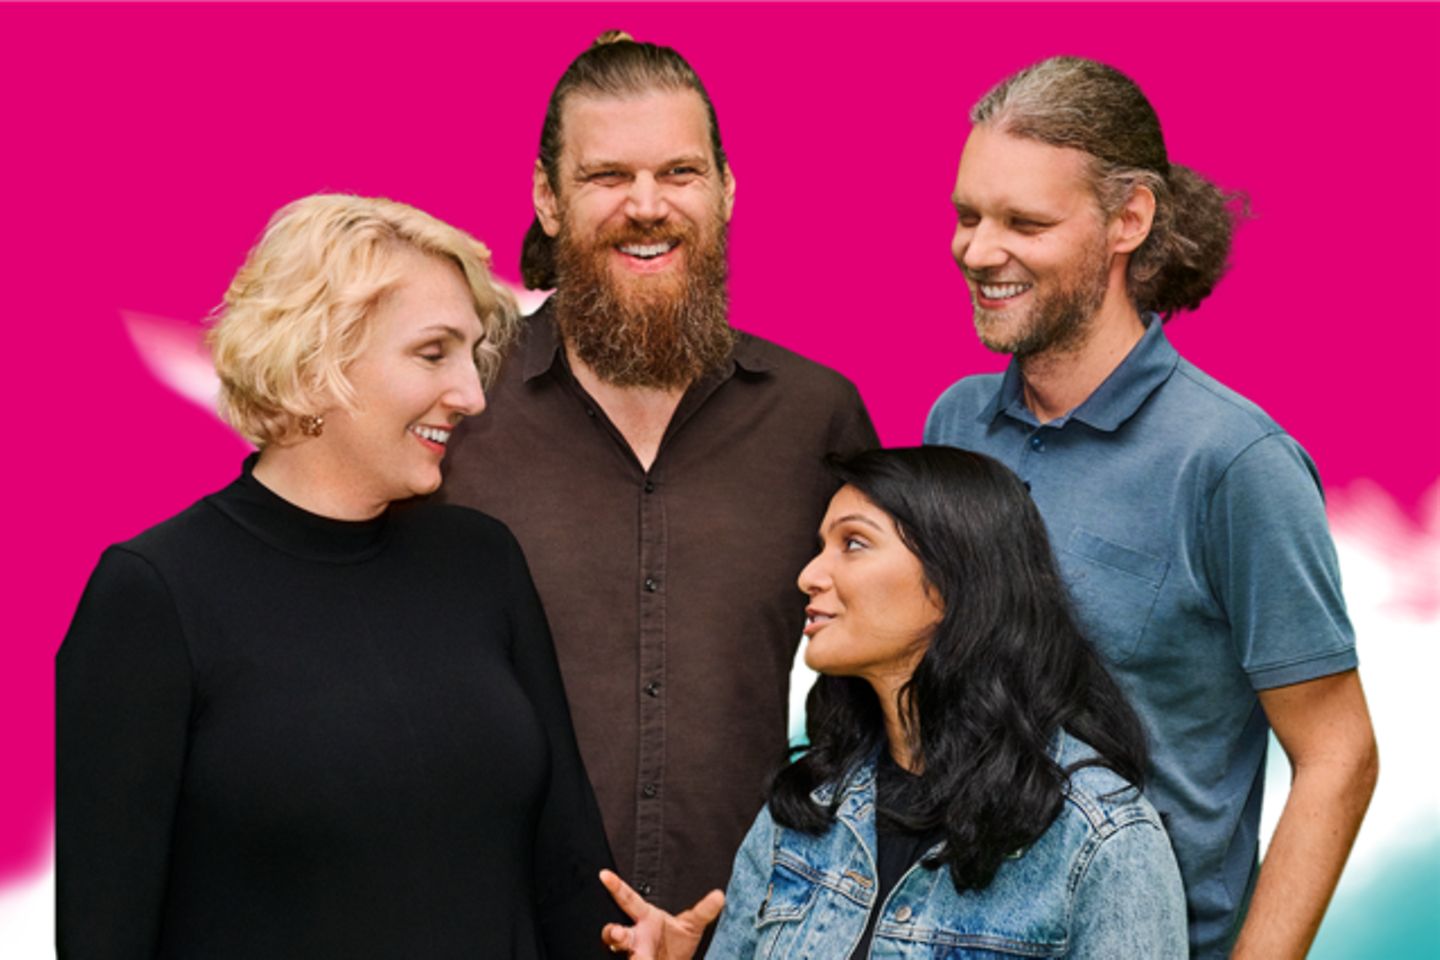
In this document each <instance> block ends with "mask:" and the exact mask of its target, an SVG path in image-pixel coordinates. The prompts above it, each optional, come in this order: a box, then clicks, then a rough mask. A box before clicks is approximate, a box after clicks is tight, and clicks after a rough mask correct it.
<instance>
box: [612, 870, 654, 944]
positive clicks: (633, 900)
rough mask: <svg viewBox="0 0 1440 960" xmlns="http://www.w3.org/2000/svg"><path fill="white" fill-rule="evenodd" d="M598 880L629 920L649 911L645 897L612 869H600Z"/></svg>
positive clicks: (636, 918) (638, 917)
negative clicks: (631, 887)
mask: <svg viewBox="0 0 1440 960" xmlns="http://www.w3.org/2000/svg"><path fill="white" fill-rule="evenodd" d="M600 882H601V883H602V884H604V885H605V889H606V890H609V891H610V896H611V897H612V898H613V899H614V901H615V903H616V904H617V905H618V906H619V907H620V909H621V910H624V911H625V913H626V914H628V915H629V917H630V919H631V920H639V919H640V918H641V917H643V916H644V915H645V914H646V913H648V912H649V910H650V904H648V903H646V902H645V898H644V897H642V896H640V894H638V893H636V892H635V891H634V890H632V889H630V884H628V883H626V882H625V881H624V880H621V879H620V877H619V876H617V875H616V874H615V873H614V871H611V870H601V871H600ZM626 949H629V948H628V947H627V948H626Z"/></svg>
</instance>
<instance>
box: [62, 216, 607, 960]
mask: <svg viewBox="0 0 1440 960" xmlns="http://www.w3.org/2000/svg"><path fill="white" fill-rule="evenodd" d="M515 321H516V310H515V306H514V304H513V301H512V299H511V298H510V296H509V295H508V293H507V292H506V291H504V290H503V289H502V288H500V287H498V286H497V285H496V283H495V282H494V281H493V279H492V278H491V275H490V270H489V254H488V251H487V250H486V249H485V247H484V246H482V245H481V244H480V243H478V242H477V241H475V240H474V239H473V238H471V237H469V236H467V235H466V234H464V233H462V232H460V231H458V230H456V229H454V228H452V227H449V226H447V225H445V224H443V223H441V222H439V221H437V220H435V219H434V218H432V217H429V216H427V215H426V214H424V213H421V212H420V211H418V210H415V209H413V208H411V207H407V206H405V205H403V204H398V203H393V202H390V201H386V200H373V199H366V198H361V197H351V196H338V195H334V196H313V197H307V198H305V199H303V200H300V201H298V202H296V203H294V204H291V205H290V206H289V207H286V208H285V209H284V210H281V211H280V212H279V213H278V214H277V215H276V216H275V218H274V219H273V220H272V221H271V223H270V225H269V227H268V228H267V230H266V232H265V235H264V236H263V238H262V239H261V240H260V243H259V244H258V245H257V246H256V248H255V249H254V250H253V251H252V252H251V254H250V256H249V258H248V259H247V261H246V263H245V265H244V266H243V267H242V269H241V270H240V272H239V274H238V275H237V276H236V278H235V280H234V282H233V283H232V284H231V287H230V290H229V292H228V293H227V294H226V295H225V300H224V304H223V306H222V308H221V310H220V313H219V318H218V322H217V323H216V325H215V327H214V329H213V330H212V333H211V347H212V351H213V355H214V359H215V365H216V370H217V372H218V373H219V375H220V381H221V384H222V397H221V412H222V414H223V415H224V416H225V417H226V419H227V420H228V421H229V422H230V423H231V424H232V425H233V426H234V427H235V428H236V429H237V430H239V431H240V432H241V433H242V434H244V435H245V436H246V437H247V438H248V439H250V440H251V441H253V442H254V443H255V444H256V445H257V446H258V448H259V451H258V452H257V453H256V454H254V455H252V456H251V457H250V458H249V459H247V460H246V461H245V464H244V468H243V471H242V473H241V476H240V478H239V479H237V480H236V481H235V482H234V483H232V484H231V485H230V486H228V487H226V488H225V489H223V490H221V491H220V492H218V493H215V494H212V495H210V496H208V497H205V498H203V499H202V500H200V501H199V502H198V503H196V504H195V505H194V506H192V507H190V508H189V509H188V510H185V511H184V512H183V513H181V514H179V515H178V516H176V517H174V518H172V519H170V520H167V521H166V522H164V523H162V524H160V525H159V526H157V527H154V528H153V529H151V530H148V531H146V532H145V533H143V534H141V535H140V536H138V537H136V538H135V539H133V540H131V541H128V542H127V543H123V544H119V545H117V546H114V547H111V548H110V549H109V550H107V551H106V552H105V554H104V555H103V556H102V558H101V560H100V564H99V566H98V567H97V569H96V571H95V573H94V575H93V576H92V577H91V580H90V583H89V586H88V587H87V589H86V591H85V594H84V597H83V598H82V600H81V603H80V607H79V610H78V611H77V613H76V615H75V620H74V622H73V624H72V625H71V628H70V631H69V633H68V635H67V636H66V638H65V642H64V645H63V646H62V648H61V650H60V653H59V655H58V658H57V670H56V672H57V754H58V756H57V765H58V777H57V780H58V826H57V834H58V838H57V848H58V852H57V857H58V873H57V894H56V896H57V914H58V916H57V942H58V947H59V953H60V956H61V957H85V958H89V957H136V958H140V957H147V958H148V957H202V956H203V957H207V958H229V957H234V958H241V957H243V958H256V957H266V958H284V957H305V958H318V957H346V958H359V957H386V958H391V957H400V956H423V957H426V958H430V960H436V958H445V957H461V956H464V957H516V958H522V957H545V956H548V957H552V958H555V957H573V956H584V955H586V954H588V953H592V952H596V953H599V952H603V949H602V948H600V946H599V942H598V937H597V935H596V932H597V931H598V930H599V928H600V926H601V924H602V923H604V922H605V920H607V919H612V918H613V916H614V915H613V912H612V908H610V907H609V906H608V905H607V904H606V903H605V902H603V901H604V898H605V892H604V890H602V889H601V888H600V887H599V885H598V884H597V883H596V882H595V880H594V877H595V873H596V870H597V869H598V868H600V867H601V866H604V865H605V864H607V863H608V862H609V853H608V850H607V848H606V844H605V840H604V834H603V832H602V827H601V824H600V818H599V814H598V811H597V809H596V805H595V800H594V797H593V795H592V793H591V790H590V785H589V782H588V780H587V779H586V776H585V771H584V768H583V767H582V765H581V761H580V757H579V754H578V752H577V750H576V746H575V740H574V734H573V732H572V730H571V727H570V718H569V713H568V709H567V707H566V704H565V699H564V693H563V689H562V687H561V682H560V676H559V672H558V670H557V668H556V664H555V657H554V652H553V650H552V647H551V642H550V636H549V633H548V630H547V628H546V625H545V619H544V615H543V613H542V612H541V609H540V606H539V603H538V601H537V599H536V596H535V592H534V588H533V586H532V585H531V582H530V575H529V572H528V570H527V569H526V566H525V561H524V558H523V557H522V555H521V553H520V550H519V548H518V546H517V545H516V543H515V541H514V539H513V538H512V537H511V536H510V533H509V531H507V530H506V529H505V528H504V527H503V526H502V525H501V524H500V523H498V522H496V521H494V520H492V519H490V518H488V517H486V516H484V515H482V514H479V513H475V512H472V511H469V510H465V509H462V508H456V507H444V506H438V505H432V504H425V503H419V504H403V505H402V504H401V501H406V500H409V499H410V498H412V497H415V496H416V495H419V494H426V493H429V492H431V491H433V490H434V489H435V488H436V487H437V486H438V485H439V483H440V462H441V459H442V458H443V456H444V454H445V444H446V441H447V440H448V438H449V434H450V431H451V429H452V428H453V427H454V426H455V425H456V423H458V422H459V421H460V419H461V418H462V417H464V416H467V415H471V414H476V413H479V412H480V411H481V410H482V409H483V408H484V406H485V399H484V393H483V389H482V381H483V379H484V378H485V377H486V376H487V375H488V374H489V373H490V372H491V371H492V370H493V368H494V367H495V366H496V364H497V362H498V359H499V348H500V347H501V346H502V344H503V343H504V341H505V339H506V338H507V336H508V335H509V333H510V331H511V329H512V327H513V325H514V323H515Z"/></svg>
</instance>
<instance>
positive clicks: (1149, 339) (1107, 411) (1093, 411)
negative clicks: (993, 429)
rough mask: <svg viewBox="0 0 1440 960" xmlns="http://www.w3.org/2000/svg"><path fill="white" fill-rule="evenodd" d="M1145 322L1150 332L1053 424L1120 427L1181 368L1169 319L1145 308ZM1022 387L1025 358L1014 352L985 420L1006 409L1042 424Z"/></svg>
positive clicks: (1016, 416)
mask: <svg viewBox="0 0 1440 960" xmlns="http://www.w3.org/2000/svg"><path fill="white" fill-rule="evenodd" d="M1145 323H1146V326H1145V333H1144V335H1143V336H1141V338H1140V341H1139V342H1138V343H1136V344H1135V346H1134V347H1132V348H1130V352H1129V353H1128V354H1126V356H1125V359H1124V360H1122V361H1120V365H1119V366H1118V367H1116V368H1115V369H1114V370H1112V371H1111V372H1110V376H1108V377H1106V378H1105V380H1104V381H1103V382H1102V383H1101V384H1100V386H1098V387H1096V388H1095V391H1094V392H1093V393H1091V394H1090V396H1088V397H1086V398H1085V402H1083V403H1081V404H1080V406H1078V407H1076V408H1075V409H1074V410H1072V411H1070V412H1069V413H1067V414H1065V415H1064V416H1062V417H1059V418H1057V419H1055V420H1052V421H1050V424H1049V425H1050V426H1055V427H1063V426H1064V425H1065V424H1066V422H1068V421H1069V420H1070V419H1072V418H1073V419H1076V420H1079V421H1080V422H1081V423H1084V424H1087V425H1088V426H1091V427H1094V428H1095V429H1096V430H1104V431H1105V432H1107V433H1108V432H1111V431H1114V430H1116V429H1118V428H1119V427H1120V425H1121V424H1123V423H1124V422H1125V421H1126V420H1129V419H1130V418H1131V417H1132V416H1134V415H1135V412H1136V411H1137V410H1139V409H1140V405H1141V404H1143V403H1144V402H1145V401H1146V399H1148V398H1149V396H1150V394H1152V393H1154V392H1155V388H1156V387H1158V386H1160V384H1162V383H1164V382H1165V381H1166V380H1168V379H1170V374H1172V373H1174V372H1175V366H1176V364H1177V363H1179V362H1180V354H1178V353H1176V352H1175V348H1174V347H1172V346H1171V345H1170V341H1169V340H1167V339H1166V338H1165V324H1164V322H1163V321H1162V320H1161V319H1160V317H1159V315H1158V314H1154V313H1147V314H1145ZM1020 388H1021V376H1020V364H1019V362H1018V361H1017V360H1015V359H1013V358H1012V359H1011V360H1010V365H1009V366H1008V367H1006V368H1005V376H1004V378H1003V379H1002V380H1001V381H1000V389H999V390H997V391H995V396H994V397H992V398H991V399H990V402H989V403H988V404H986V405H985V408H984V409H983V410H981V411H980V416H979V420H980V422H982V423H991V422H993V421H994V420H995V418H996V417H998V416H999V415H1000V414H1002V413H1004V414H1006V415H1007V416H1009V417H1011V418H1013V419H1016V420H1019V421H1021V422H1023V423H1027V424H1030V425H1037V424H1038V421H1037V420H1036V419H1035V414H1034V413H1032V412H1031V411H1030V408H1029V407H1027V406H1025V398H1024V396H1023V394H1022V392H1021V389H1020Z"/></svg>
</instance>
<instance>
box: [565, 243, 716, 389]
mask: <svg viewBox="0 0 1440 960" xmlns="http://www.w3.org/2000/svg"><path fill="white" fill-rule="evenodd" d="M672 239H678V240H679V241H680V252H681V253H682V254H683V256H684V257H685V262H684V269H683V270H682V271H678V272H677V273H673V274H670V275H668V276H654V277H637V278H633V279H632V282H630V283H629V284H621V283H618V282H617V281H616V279H615V276H614V274H612V273H611V271H610V268H609V257H610V255H611V250H612V249H613V248H614V247H615V246H616V245H617V244H623V243H642V244H643V243H656V242H663V241H667V240H672ZM555 267H556V275H557V283H556V287H555V294H554V296H552V297H551V298H550V301H551V303H552V304H554V307H553V309H554V311H555V324H556V326H557V327H558V328H559V330H560V333H561V334H562V335H563V336H564V337H565V339H566V341H567V342H568V343H569V344H570V345H571V346H572V347H573V348H574V350H575V352H576V353H577V354H578V355H579V357H580V359H581V360H583V361H585V363H586V364H588V365H589V367H590V369H591V370H593V371H594V372H595V375H596V376H598V377H600V379H602V380H604V381H606V382H607V383H613V384H615V385H616V386H621V387H655V388H660V389H673V388H677V387H684V386H687V385H689V384H690V383H691V382H692V381H694V380H696V379H698V378H699V377H702V376H704V375H705V374H707V373H709V372H711V371H712V370H716V369H718V368H720V367H721V366H722V365H723V364H724V363H725V361H726V360H727V359H728V358H729V356H730V350H731V348H732V347H733V346H734V344H735V331H734V330H733V329H731V327H730V321H729V303H728V300H727V297H726V292H725V277H726V258H725V225H724V224H723V223H720V224H719V226H718V228H717V230H716V232H715V234H714V236H713V237H704V238H702V237H701V236H700V235H699V233H698V232H697V231H696V230H694V229H693V228H690V229H686V228H683V227H677V226H676V225H674V224H670V225H665V226H662V227H659V228H651V227H644V226H639V225H636V224H628V225H626V226H625V227H623V228H621V229H616V230H611V231H607V232H605V233H603V234H601V235H599V236H597V237H596V238H595V240H594V241H593V242H592V243H588V244H585V243H580V242H577V241H576V240H575V238H574V237H573V236H572V235H571V233H570V231H569V230H568V229H567V228H562V229H561V231H560V235H559V236H558V237H556V239H555Z"/></svg>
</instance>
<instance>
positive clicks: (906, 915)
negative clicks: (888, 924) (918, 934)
mask: <svg viewBox="0 0 1440 960" xmlns="http://www.w3.org/2000/svg"><path fill="white" fill-rule="evenodd" d="M911 913H912V911H911V910H910V905H909V904H906V905H905V906H903V907H901V908H900V909H899V910H896V911H895V922H896V923H904V922H905V921H907V920H909V919H910V915H911Z"/></svg>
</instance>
